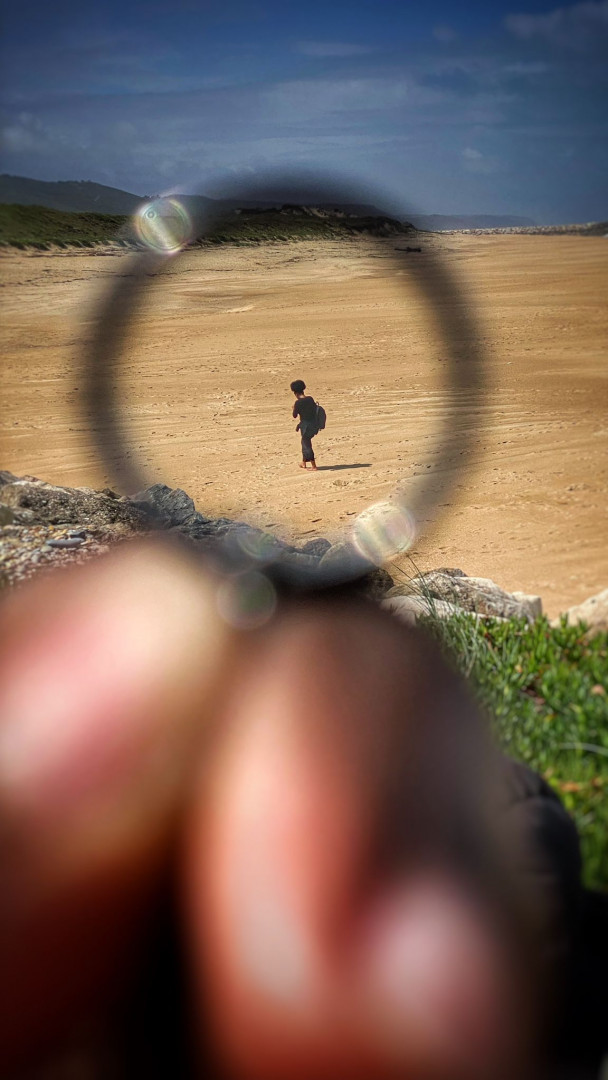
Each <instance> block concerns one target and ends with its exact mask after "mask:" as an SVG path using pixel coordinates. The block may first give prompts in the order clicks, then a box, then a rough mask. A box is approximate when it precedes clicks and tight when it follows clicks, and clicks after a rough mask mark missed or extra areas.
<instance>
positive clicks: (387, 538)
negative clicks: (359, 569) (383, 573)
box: [351, 500, 418, 566]
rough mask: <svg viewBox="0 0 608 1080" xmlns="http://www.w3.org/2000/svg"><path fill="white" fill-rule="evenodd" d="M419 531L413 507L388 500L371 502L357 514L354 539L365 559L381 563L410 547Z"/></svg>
mask: <svg viewBox="0 0 608 1080" xmlns="http://www.w3.org/2000/svg"><path fill="white" fill-rule="evenodd" d="M417 532H418V531H417V528H416V521H415V519H414V516H413V514H412V513H411V511H410V510H408V509H407V507H405V506H399V505H398V504H396V503H392V502H389V501H388V500H386V501H384V502H378V503H374V504H373V506H368V507H367V509H366V510H363V511H362V512H361V513H360V514H358V515H357V518H356V520H355V522H354V525H353V527H352V532H351V542H352V544H353V546H354V547H355V549H356V550H357V552H358V553H359V554H360V555H362V556H363V557H364V558H365V559H368V560H369V561H370V562H372V563H375V564H376V565H377V566H382V564H383V563H385V562H387V561H388V560H389V559H391V558H395V556H396V555H402V554H403V553H404V552H405V551H409V549H410V548H411V546H412V544H413V543H414V541H415V539H416V536H417Z"/></svg>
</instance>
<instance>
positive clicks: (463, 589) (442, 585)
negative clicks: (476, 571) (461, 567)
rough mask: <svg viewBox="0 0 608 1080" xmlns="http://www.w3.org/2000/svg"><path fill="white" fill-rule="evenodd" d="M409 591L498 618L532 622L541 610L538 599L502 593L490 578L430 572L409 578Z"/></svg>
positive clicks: (459, 573) (441, 571)
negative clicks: (522, 619)
mask: <svg viewBox="0 0 608 1080" xmlns="http://www.w3.org/2000/svg"><path fill="white" fill-rule="evenodd" d="M410 586H411V591H412V592H413V593H415V594H419V595H421V596H429V597H432V598H433V599H434V600H444V601H446V602H447V603H449V604H453V605H455V606H456V607H458V608H461V609H462V610H464V611H471V612H474V613H475V614H477V615H486V616H491V617H494V618H498V619H516V618H519V619H521V618H524V619H528V621H529V622H532V621H533V620H534V619H535V618H536V615H537V614H539V613H540V612H539V605H540V607H541V609H542V605H541V601H540V597H527V596H525V594H521V593H520V594H518V596H515V595H514V594H513V593H508V592H505V590H504V589H501V588H500V587H499V586H498V585H497V584H496V583H495V582H494V581H492V580H491V579H490V578H478V577H467V575H466V574H463V573H462V571H454V570H449V571H448V570H431V571H430V572H429V573H426V574H420V575H418V576H417V577H415V578H412V580H411V582H410Z"/></svg>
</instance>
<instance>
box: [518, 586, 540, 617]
mask: <svg viewBox="0 0 608 1080" xmlns="http://www.w3.org/2000/svg"><path fill="white" fill-rule="evenodd" d="M511 596H512V597H513V598H514V599H515V600H517V602H518V603H519V604H523V606H524V607H525V608H526V609H527V611H528V615H529V616H530V618H531V619H532V620H534V619H540V617H541V615H542V613H543V602H542V599H541V597H540V596H534V595H530V594H529V593H524V592H512V593H511Z"/></svg>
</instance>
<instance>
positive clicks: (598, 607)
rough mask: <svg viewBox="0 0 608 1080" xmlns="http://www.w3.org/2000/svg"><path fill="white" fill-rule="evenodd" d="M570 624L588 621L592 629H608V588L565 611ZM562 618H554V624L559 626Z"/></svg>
mask: <svg viewBox="0 0 608 1080" xmlns="http://www.w3.org/2000/svg"><path fill="white" fill-rule="evenodd" d="M565 615H566V619H567V622H568V625H569V626H573V625H575V624H576V623H587V626H588V627H589V629H590V630H592V631H594V632H595V631H599V630H608V589H604V590H603V591H602V592H600V593H596V595H595V596H590V597H589V599H588V600H583V603H582V604H576V605H575V606H574V607H571V608H568V610H567V611H566V612H565ZM559 623H560V620H559V619H554V620H553V622H552V623H551V625H552V626H559Z"/></svg>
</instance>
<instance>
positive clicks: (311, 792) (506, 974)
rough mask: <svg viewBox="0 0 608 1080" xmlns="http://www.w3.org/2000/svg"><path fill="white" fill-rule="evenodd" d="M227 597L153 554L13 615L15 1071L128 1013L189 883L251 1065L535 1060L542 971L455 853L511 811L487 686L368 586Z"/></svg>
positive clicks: (7, 1028) (192, 936)
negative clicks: (531, 1011) (488, 810)
mask: <svg viewBox="0 0 608 1080" xmlns="http://www.w3.org/2000/svg"><path fill="white" fill-rule="evenodd" d="M216 589H217V579H215V578H214V577H213V576H212V575H211V574H209V573H203V572H202V571H201V570H200V568H199V566H198V565H196V564H195V563H193V562H190V561H189V559H188V558H187V557H186V556H184V555H183V554H182V553H177V552H175V551H172V550H171V549H169V548H165V547H164V546H163V545H161V544H160V543H157V544H155V545H148V546H141V547H140V546H138V545H135V544H130V545H125V547H124V548H123V549H122V550H119V551H117V552H116V553H114V554H113V555H112V556H109V557H107V558H105V559H101V560H98V561H97V562H96V563H95V564H89V565H87V566H86V567H77V568H72V569H70V570H67V571H62V572H59V573H55V574H54V575H51V576H49V577H47V578H46V579H39V580H37V581H35V582H33V583H31V584H29V585H27V586H25V587H23V588H22V589H21V590H19V591H17V592H15V593H14V594H12V595H11V596H9V597H8V598H7V599H6V600H5V601H4V603H3V605H2V606H1V608H0V657H1V658H0V793H1V799H2V807H3V828H2V837H1V844H2V849H3V856H2V864H3V888H2V894H1V899H0V903H1V905H2V907H1V924H0V965H1V967H2V971H3V980H2V990H0V1055H1V1056H0V1062H2V1067H3V1069H4V1073H6V1074H7V1075H10V1070H11V1069H13V1070H16V1069H17V1068H18V1067H22V1066H24V1065H26V1064H27V1065H28V1066H29V1065H31V1064H32V1063H36V1062H39V1061H41V1060H45V1059H48V1058H49V1057H51V1058H52V1055H53V1054H54V1053H56V1052H57V1051H58V1048H60V1047H61V1046H64V1045H69V1042H70V1039H71V1038H72V1037H73V1033H74V1031H75V1030H76V1029H77V1028H78V1025H79V1023H80V1022H81V1020H82V1017H83V1016H87V1015H91V1014H95V1013H96V1012H102V1013H103V1010H104V1009H106V1008H107V1006H108V1002H110V1001H111V1000H112V995H113V994H115V992H116V986H117V985H120V983H121V980H124V978H125V977H126V976H127V975H128V973H129V971H130V970H131V969H132V968H133V966H134V965H137V964H138V963H140V962H141V954H142V949H144V950H145V947H146V927H147V925H148V919H147V913H148V912H149V911H150V909H151V907H153V905H154V898H155V897H156V896H157V895H158V893H159V890H160V888H161V885H162V882H163V881H165V880H166V876H167V873H170V874H171V875H172V876H173V877H174V880H175V886H176V889H177V892H178V894H179V896H180V897H181V901H180V906H179V915H178V918H179V920H180V924H181V930H180V933H181V935H182V939H183V940H184V941H185V942H186V954H187V958H188V966H189V970H190V995H191V1016H192V1027H193V1029H194V1030H195V1031H196V1030H197V1029H198V1028H201V1029H202V1028H203V1027H205V1029H206V1030H207V1031H210V1033H211V1041H212V1044H213V1047H214V1053H215V1056H216V1059H217V1060H219V1061H220V1063H221V1064H222V1067H223V1068H224V1069H225V1070H226V1071H227V1075H230V1076H234V1077H239V1078H240V1077H243V1078H249V1077H252V1078H253V1077H262V1076H264V1077H299V1076H302V1077H304V1076H309V1075H312V1074H314V1075H316V1076H319V1077H323V1076H329V1075H332V1076H336V1075H340V1076H341V1077H352V1078H353V1080H355V1078H358V1077H363V1076H374V1077H375V1078H378V1080H381V1078H382V1077H384V1076H387V1077H392V1076H400V1077H408V1076H412V1077H414V1076H415V1077H416V1078H417V1080H424V1078H425V1077H427V1076H428V1077H429V1078H441V1077H444V1076H445V1077H446V1080H447V1078H448V1077H450V1078H454V1077H463V1078H465V1077H471V1078H477V1077H485V1076H492V1077H496V1076H500V1075H502V1072H503V1070H504V1072H505V1074H508V1068H510V1067H512V1066H513V1057H512V1056H511V1055H513V1054H515V1055H516V1054H517V1051H518V1042H519V1037H518V1032H519V1030H520V1023H519V1019H520V1018H519V1017H518V1015H517V1011H516V1007H515V1004H514V1002H515V999H516V996H517V995H516V993H515V983H514V979H515V971H514V969H513V967H512V965H511V962H510V959H509V955H508V953H509V949H508V947H507V942H506V940H505V941H503V940H502V939H501V937H500V934H499V933H497V930H496V922H495V918H494V915H495V913H494V912H493V911H492V909H491V906H490V905H489V904H488V902H487V898H486V896H485V895H484V894H483V892H482V891H481V890H480V889H479V888H478V882H477V881H476V879H475V877H474V875H473V876H472V877H471V876H470V875H468V874H467V873H465V872H464V871H462V872H461V869H460V868H459V865H458V859H457V858H452V857H451V856H450V851H449V847H450V844H451V839H450V837H451V835H452V831H453V829H452V825H453V821H454V819H459V818H462V822H463V827H465V828H468V824H467V823H468V822H469V821H470V820H472V819H473V817H475V814H474V811H475V810H476V809H477V810H479V811H481V812H482V814H481V816H482V818H483V810H484V805H483V800H482V799H481V796H480V798H479V799H478V797H477V794H475V792H476V791H477V788H474V786H473V785H472V784H471V775H472V774H471V773H470V772H469V771H468V770H470V768H471V766H472V762H473V761H474V762H475V763H476V764H479V763H480V762H481V761H482V760H485V757H484V755H486V753H487V749H486V747H485V745H484V740H483V735H482V733H481V730H480V727H479V722H478V718H477V717H476V715H475V712H474V709H473V708H472V706H471V707H470V709H469V705H468V704H467V699H466V695H465V696H463V695H462V693H461V691H460V690H456V683H455V682H454V681H453V679H454V677H453V676H451V675H449V673H448V672H447V669H446V671H445V680H446V681H445V684H444V686H443V688H442V685H441V678H442V677H443V676H442V675H441V672H440V673H439V674H440V676H441V677H440V678H439V682H438V672H437V668H436V667H434V666H433V665H434V664H437V663H439V660H438V658H437V657H436V655H435V654H434V652H433V651H432V650H429V647H428V646H427V645H426V644H424V643H422V642H421V641H420V640H419V639H418V638H417V636H416V635H415V634H411V633H408V632H407V631H406V630H404V629H403V628H402V627H400V626H399V625H398V624H397V623H396V622H394V621H392V620H391V619H389V618H388V617H385V616H384V615H383V614H382V613H380V612H378V611H377V610H376V609H375V608H372V607H371V606H368V605H367V604H365V603H364V602H363V601H358V600H349V601H344V600H343V601H337V602H335V603H329V602H322V601H313V600H311V601H306V602H302V601H301V602H298V603H297V604H296V603H295V602H292V603H286V604H285V605H279V609H278V611H277V613H276V614H275V615H274V617H273V618H272V619H271V620H270V622H269V623H268V624H267V625H266V626H264V627H262V628H261V629H258V630H256V631H253V632H242V631H237V630H234V629H233V628H231V627H230V626H229V625H228V624H227V623H226V621H225V620H224V619H222V618H221V617H220V615H219V614H218V608H217V604H216ZM404 651H405V652H404ZM406 653H407V654H408V655H409V656H410V659H411V662H410V661H407V662H406V663H405V664H404V663H403V662H402V661H403V657H404V655H405V654H406ZM416 672H418V674H415V673H416ZM450 680H452V682H450ZM433 695H434V696H433ZM454 695H455V696H454ZM450 702H453V708H452V705H450V704H449V703H450ZM451 710H452V711H451ZM451 721H457V722H458V729H459V740H458V742H459V745H461V746H462V747H463V748H464V749H463V751H462V753H461V754H459V753H458V752H456V751H455V743H454V740H453V739H451V738H450V737H449V729H450V723H451ZM452 726H453V725H452ZM442 747H445V750H442ZM431 763H432V768H430V766H431ZM404 792H405V794H404ZM397 810H398V814H397ZM397 817H398V823H397V825H395V821H396V818H397ZM448 825H449V827H448ZM507 1048H510V1050H509V1052H507ZM201 1053H202V1051H201Z"/></svg>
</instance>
